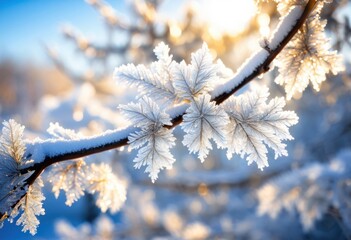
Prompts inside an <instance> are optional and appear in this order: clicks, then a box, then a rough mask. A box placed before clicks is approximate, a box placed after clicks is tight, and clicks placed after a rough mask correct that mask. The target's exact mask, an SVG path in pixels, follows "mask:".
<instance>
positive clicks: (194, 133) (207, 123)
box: [181, 94, 228, 162]
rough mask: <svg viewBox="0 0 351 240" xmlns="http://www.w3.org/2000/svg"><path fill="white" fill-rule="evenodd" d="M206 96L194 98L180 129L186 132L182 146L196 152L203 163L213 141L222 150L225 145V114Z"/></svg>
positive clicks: (226, 121) (226, 119)
mask: <svg viewBox="0 0 351 240" xmlns="http://www.w3.org/2000/svg"><path fill="white" fill-rule="evenodd" d="M210 100H211V96H210V95H208V94H204V95H201V96H199V97H197V98H195V101H194V102H192V103H191V105H190V107H189V108H188V109H187V110H186V113H185V115H184V117H183V123H182V125H181V126H182V129H183V130H184V131H185V132H186V135H185V136H184V140H183V144H184V145H185V146H187V147H188V148H189V151H190V152H191V153H192V152H198V153H199V158H200V160H201V161H202V162H203V161H204V159H205V157H206V156H207V155H208V152H209V150H210V149H212V144H211V142H210V139H211V138H212V139H214V141H215V142H216V143H217V146H219V147H221V148H223V147H224V146H225V145H226V138H225V136H226V131H225V130H226V125H227V123H228V116H227V114H226V113H225V112H224V111H223V110H222V109H221V108H220V107H219V106H216V105H215V103H214V102H211V101H210Z"/></svg>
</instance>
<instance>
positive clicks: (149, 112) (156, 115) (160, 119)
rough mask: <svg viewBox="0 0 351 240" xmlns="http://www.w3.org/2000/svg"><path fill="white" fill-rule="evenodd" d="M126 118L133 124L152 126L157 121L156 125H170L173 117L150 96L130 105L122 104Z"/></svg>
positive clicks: (120, 107) (143, 126) (121, 107)
mask: <svg viewBox="0 0 351 240" xmlns="http://www.w3.org/2000/svg"><path fill="white" fill-rule="evenodd" d="M119 109H120V110H122V112H123V114H124V115H125V116H126V118H127V119H128V120H129V121H130V122H131V124H132V125H134V126H136V127H141V128H149V127H152V126H153V125H154V124H155V123H156V125H157V126H156V127H160V126H162V125H170V124H171V118H170V117H169V116H168V114H166V113H165V112H164V111H161V110H160V107H159V106H158V105H157V104H156V103H155V102H154V101H152V100H151V99H150V98H148V97H143V98H141V99H140V100H139V102H137V103H130V104H128V105H120V106H119Z"/></svg>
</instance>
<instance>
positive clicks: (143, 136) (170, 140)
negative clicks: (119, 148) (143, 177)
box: [129, 128, 175, 182]
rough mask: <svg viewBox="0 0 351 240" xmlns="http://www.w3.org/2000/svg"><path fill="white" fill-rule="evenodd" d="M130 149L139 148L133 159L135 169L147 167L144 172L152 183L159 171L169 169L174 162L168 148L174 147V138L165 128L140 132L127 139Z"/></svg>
mask: <svg viewBox="0 0 351 240" xmlns="http://www.w3.org/2000/svg"><path fill="white" fill-rule="evenodd" d="M129 142H130V144H131V147H132V148H140V147H141V146H142V147H141V148H140V149H139V151H138V155H137V157H136V158H135V159H134V162H135V165H134V166H135V167H136V168H140V167H141V166H144V165H147V167H146V169H145V172H148V173H150V174H149V176H150V178H151V180H152V182H154V181H155V180H156V179H157V176H158V173H159V172H160V170H161V169H163V168H166V169H170V168H171V167H172V164H173V163H174V162H175V159H174V157H173V156H172V154H171V152H170V148H172V147H173V146H174V145H175V137H174V136H173V134H172V131H171V130H169V129H166V128H160V129H158V130H157V131H154V132H153V131H152V130H151V129H149V130H142V131H140V132H137V133H135V134H132V135H131V136H130V137H129ZM143 145H144V146H143Z"/></svg>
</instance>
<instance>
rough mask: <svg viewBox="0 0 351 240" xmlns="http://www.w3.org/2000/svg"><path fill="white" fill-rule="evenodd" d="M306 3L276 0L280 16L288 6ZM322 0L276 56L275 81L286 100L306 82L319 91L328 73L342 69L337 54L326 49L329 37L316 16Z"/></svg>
mask: <svg viewBox="0 0 351 240" xmlns="http://www.w3.org/2000/svg"><path fill="white" fill-rule="evenodd" d="M306 2H307V1H305V0H295V1H290V0H289V1H279V4H278V10H279V11H280V12H281V14H282V15H283V14H285V13H286V12H289V11H290V10H291V8H292V7H294V6H296V5H305V4H306ZM326 2H327V1H318V3H317V6H316V7H315V10H314V11H313V12H312V14H311V15H310V16H309V17H308V19H307V21H306V22H305V23H304V25H303V27H302V28H301V29H300V30H299V31H298V32H297V34H296V35H295V36H294V38H293V39H292V40H291V41H290V42H289V44H288V45H287V47H285V48H284V50H283V51H282V53H281V54H280V55H279V56H278V58H277V61H276V63H277V66H278V69H279V75H278V77H277V78H276V80H275V82H276V83H277V84H280V85H284V86H285V92H286V94H287V98H288V99H291V98H292V97H293V96H294V95H295V94H297V93H302V92H303V91H304V90H305V89H306V87H307V86H308V84H309V83H310V82H311V83H312V86H313V88H314V89H315V90H316V91H319V89H320V85H321V83H322V82H323V81H325V80H326V75H327V74H328V73H332V74H334V75H335V74H337V73H338V72H340V71H342V70H343V69H344V67H343V62H342V58H341V56H340V55H338V54H337V52H336V51H331V50H330V48H331V46H330V40H329V39H328V38H327V37H326V36H325V32H324V28H325V25H326V21H325V20H321V19H320V11H321V9H322V7H323V5H324V3H326Z"/></svg>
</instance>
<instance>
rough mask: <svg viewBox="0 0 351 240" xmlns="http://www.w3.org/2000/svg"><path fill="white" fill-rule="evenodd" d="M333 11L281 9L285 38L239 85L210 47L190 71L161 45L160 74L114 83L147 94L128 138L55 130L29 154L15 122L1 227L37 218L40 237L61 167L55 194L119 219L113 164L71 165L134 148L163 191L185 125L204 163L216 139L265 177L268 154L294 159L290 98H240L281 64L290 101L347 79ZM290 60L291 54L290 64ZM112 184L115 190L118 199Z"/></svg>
mask: <svg viewBox="0 0 351 240" xmlns="http://www.w3.org/2000/svg"><path fill="white" fill-rule="evenodd" d="M302 3H304V4H302ZM323 5H324V1H317V0H309V1H308V2H307V3H306V5H305V2H304V1H297V2H296V1H291V2H289V1H287V2H280V3H279V4H278V8H279V9H280V12H281V15H282V18H281V22H280V24H279V25H278V27H277V29H276V31H275V33H274V34H273V35H272V37H271V38H270V39H263V40H262V41H261V43H260V45H261V47H262V49H261V50H259V51H258V52H256V53H255V54H253V56H252V57H251V58H249V59H248V60H247V61H246V62H245V63H244V64H243V65H242V66H241V67H240V68H239V69H238V71H237V72H236V74H235V75H234V77H232V76H233V74H232V72H231V70H230V69H227V68H226V67H225V66H224V64H223V63H222V62H221V61H220V60H218V61H217V62H214V61H213V59H212V56H211V54H210V51H209V49H208V47H207V45H206V44H203V46H202V48H201V49H199V50H198V51H196V52H195V53H193V54H192V55H191V63H190V64H186V63H185V62H184V61H182V62H180V63H177V62H175V61H174V60H173V59H172V58H173V56H172V55H170V54H169V51H170V49H169V47H168V46H167V45H165V44H164V43H160V44H159V45H158V46H157V47H156V48H155V49H154V53H155V55H156V57H157V61H156V62H153V63H152V64H151V65H150V66H148V67H146V66H144V65H138V66H135V65H133V64H128V65H123V66H121V67H118V68H116V70H115V73H114V78H115V79H116V80H117V81H124V82H127V83H128V84H129V85H132V86H136V87H137V89H138V92H139V96H138V98H137V102H136V103H130V104H127V105H122V106H120V110H121V111H122V113H123V114H124V115H125V116H126V118H127V119H128V120H129V121H130V123H131V125H130V126H129V127H127V128H125V129H122V130H120V129H117V130H113V131H106V132H105V133H103V134H101V135H98V136H93V137H83V136H81V135H80V134H79V133H75V132H74V131H73V130H67V129H63V128H62V127H60V126H59V125H58V124H52V125H51V126H50V128H49V129H48V133H49V134H50V135H52V136H53V138H50V139H47V140H41V139H37V140H34V141H32V142H27V143H26V144H25V143H24V141H23V140H22V139H21V138H22V135H23V127H21V126H20V125H18V124H17V123H15V122H14V121H11V120H10V121H9V122H5V123H4V128H3V136H2V138H1V139H0V140H1V142H0V143H1V147H2V148H1V149H0V150H1V152H0V153H1V159H0V171H1V173H3V174H4V176H6V177H5V178H4V179H3V180H1V181H0V186H1V187H3V188H5V189H6V191H5V192H4V191H3V193H2V194H1V195H0V212H1V220H4V219H5V218H7V217H8V216H10V217H11V218H14V217H16V215H17V213H18V212H19V211H20V210H25V209H27V208H30V209H32V211H26V212H25V214H22V216H21V217H20V218H19V220H18V221H17V224H22V225H23V226H24V230H29V231H30V232H31V233H32V234H33V233H35V231H36V226H37V225H38V223H39V222H38V220H37V219H36V217H35V215H40V214H44V210H43V209H42V203H41V201H42V200H43V199H44V197H43V195H42V193H41V190H40V188H41V186H42V185H43V183H42V180H41V178H40V175H41V173H42V172H43V171H44V170H45V169H46V168H47V167H49V166H51V165H53V164H55V163H60V164H59V165H57V164H56V166H58V167H57V168H55V170H52V172H53V173H57V175H60V174H62V175H61V176H60V177H61V178H60V179H58V180H53V181H55V183H54V188H53V191H54V192H55V195H58V194H59V192H60V190H64V191H65V192H66V197H67V201H66V204H68V205H71V204H72V203H73V202H74V201H76V200H77V199H78V198H79V197H80V196H81V195H83V194H84V191H88V192H91V193H98V194H99V197H98V200H97V205H98V206H99V207H100V208H101V210H102V211H106V210H107V209H110V211H113V212H115V211H117V210H118V209H119V208H120V206H121V204H122V203H123V201H124V200H125V190H124V188H123V187H121V184H120V183H119V180H118V178H117V177H116V176H115V175H114V174H113V173H112V172H111V169H110V168H109V167H108V166H107V165H106V164H100V165H95V164H91V165H87V164H86V163H85V162H84V160H79V162H75V163H73V164H71V165H68V166H66V165H65V164H66V163H63V162H64V161H66V160H71V159H77V158H82V157H85V156H88V155H91V154H95V153H99V152H103V151H107V150H111V149H115V148H119V147H122V146H125V145H129V146H130V147H131V148H132V149H137V150H138V155H137V157H136V159H135V160H134V162H135V167H136V168H140V167H141V166H144V165H146V169H145V172H148V173H149V176H150V177H151V180H152V182H154V181H155V180H156V179H157V177H158V173H159V172H160V170H161V169H164V168H168V169H169V168H171V167H172V164H173V163H174V161H175V159H174V157H173V155H172V154H171V152H170V149H171V148H172V147H173V146H174V145H175V137H174V136H173V133H172V130H173V128H174V127H175V126H177V125H181V128H182V129H183V131H184V139H183V141H182V143H183V145H184V146H186V147H187V148H188V150H189V152H190V153H195V154H197V155H198V157H199V159H200V160H201V161H204V159H205V158H206V157H207V155H208V153H209V151H210V150H211V149H212V143H211V139H212V140H213V142H214V143H215V144H216V145H217V147H218V148H223V149H227V157H228V159H231V158H232V156H233V154H239V155H240V156H242V157H243V158H244V157H245V158H246V160H247V161H248V164H251V163H253V162H255V163H256V164H257V166H258V167H259V168H260V169H263V168H264V167H267V166H268V165H269V164H268V157H267V153H268V149H267V147H268V148H270V149H272V150H273V151H274V153H275V158H277V157H279V156H286V155H287V154H288V153H287V151H286V149H285V147H286V144H284V143H283V141H285V140H291V139H293V137H292V136H291V135H290V133H289V127H291V126H292V125H295V124H296V123H297V121H298V117H297V116H296V114H295V113H294V112H292V111H284V110H283V108H284V106H285V100H284V98H274V99H271V100H270V101H268V102H267V100H268V96H269V92H268V88H266V87H260V89H255V90H252V91H247V93H244V94H241V95H239V96H234V93H236V92H237V91H238V90H239V89H242V88H243V86H245V85H247V84H248V83H249V82H251V81H252V80H253V79H255V78H256V77H258V76H260V75H261V74H263V73H265V72H267V71H269V69H270V68H271V64H272V62H273V60H275V59H277V58H280V62H281V63H280V65H278V66H279V72H280V76H279V77H278V78H277V80H276V81H277V83H279V84H285V86H286V87H285V89H286V92H287V97H288V98H291V97H292V96H293V94H294V93H296V92H302V91H303V90H304V89H305V88H306V86H307V85H308V83H309V81H311V82H312V84H313V86H314V88H315V89H317V90H318V89H319V84H320V83H321V82H322V81H324V80H325V78H326V77H325V75H326V74H327V73H329V72H332V73H334V74H336V73H337V72H339V71H341V70H342V67H341V64H340V58H339V57H338V56H337V55H336V53H335V52H330V51H329V48H328V41H327V40H325V36H324V35H323V26H325V22H323V21H321V20H320V11H321V9H322V7H323ZM282 51H285V53H284V54H280V53H281V52H282ZM278 54H280V55H279V56H278ZM280 56H281V57H280ZM295 58H297V59H298V60H299V61H297V63H296V60H295ZM291 66H292V67H291ZM301 69H302V70H303V71H301ZM310 72H312V73H310ZM306 82H307V83H306ZM163 109H166V110H163ZM67 164H69V163H67ZM60 166H61V167H60ZM88 172H89V174H87V176H85V173H88ZM85 177H88V181H86V183H85V182H84V178H85ZM70 178H73V180H72V179H71V180H70ZM65 181H66V182H65ZM72 181H73V182H74V183H73V185H74V186H72ZM107 183H108V184H113V185H114V186H115V187H114V188H112V189H111V187H107ZM111 202H112V204H111ZM34 209H35V211H34Z"/></svg>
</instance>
